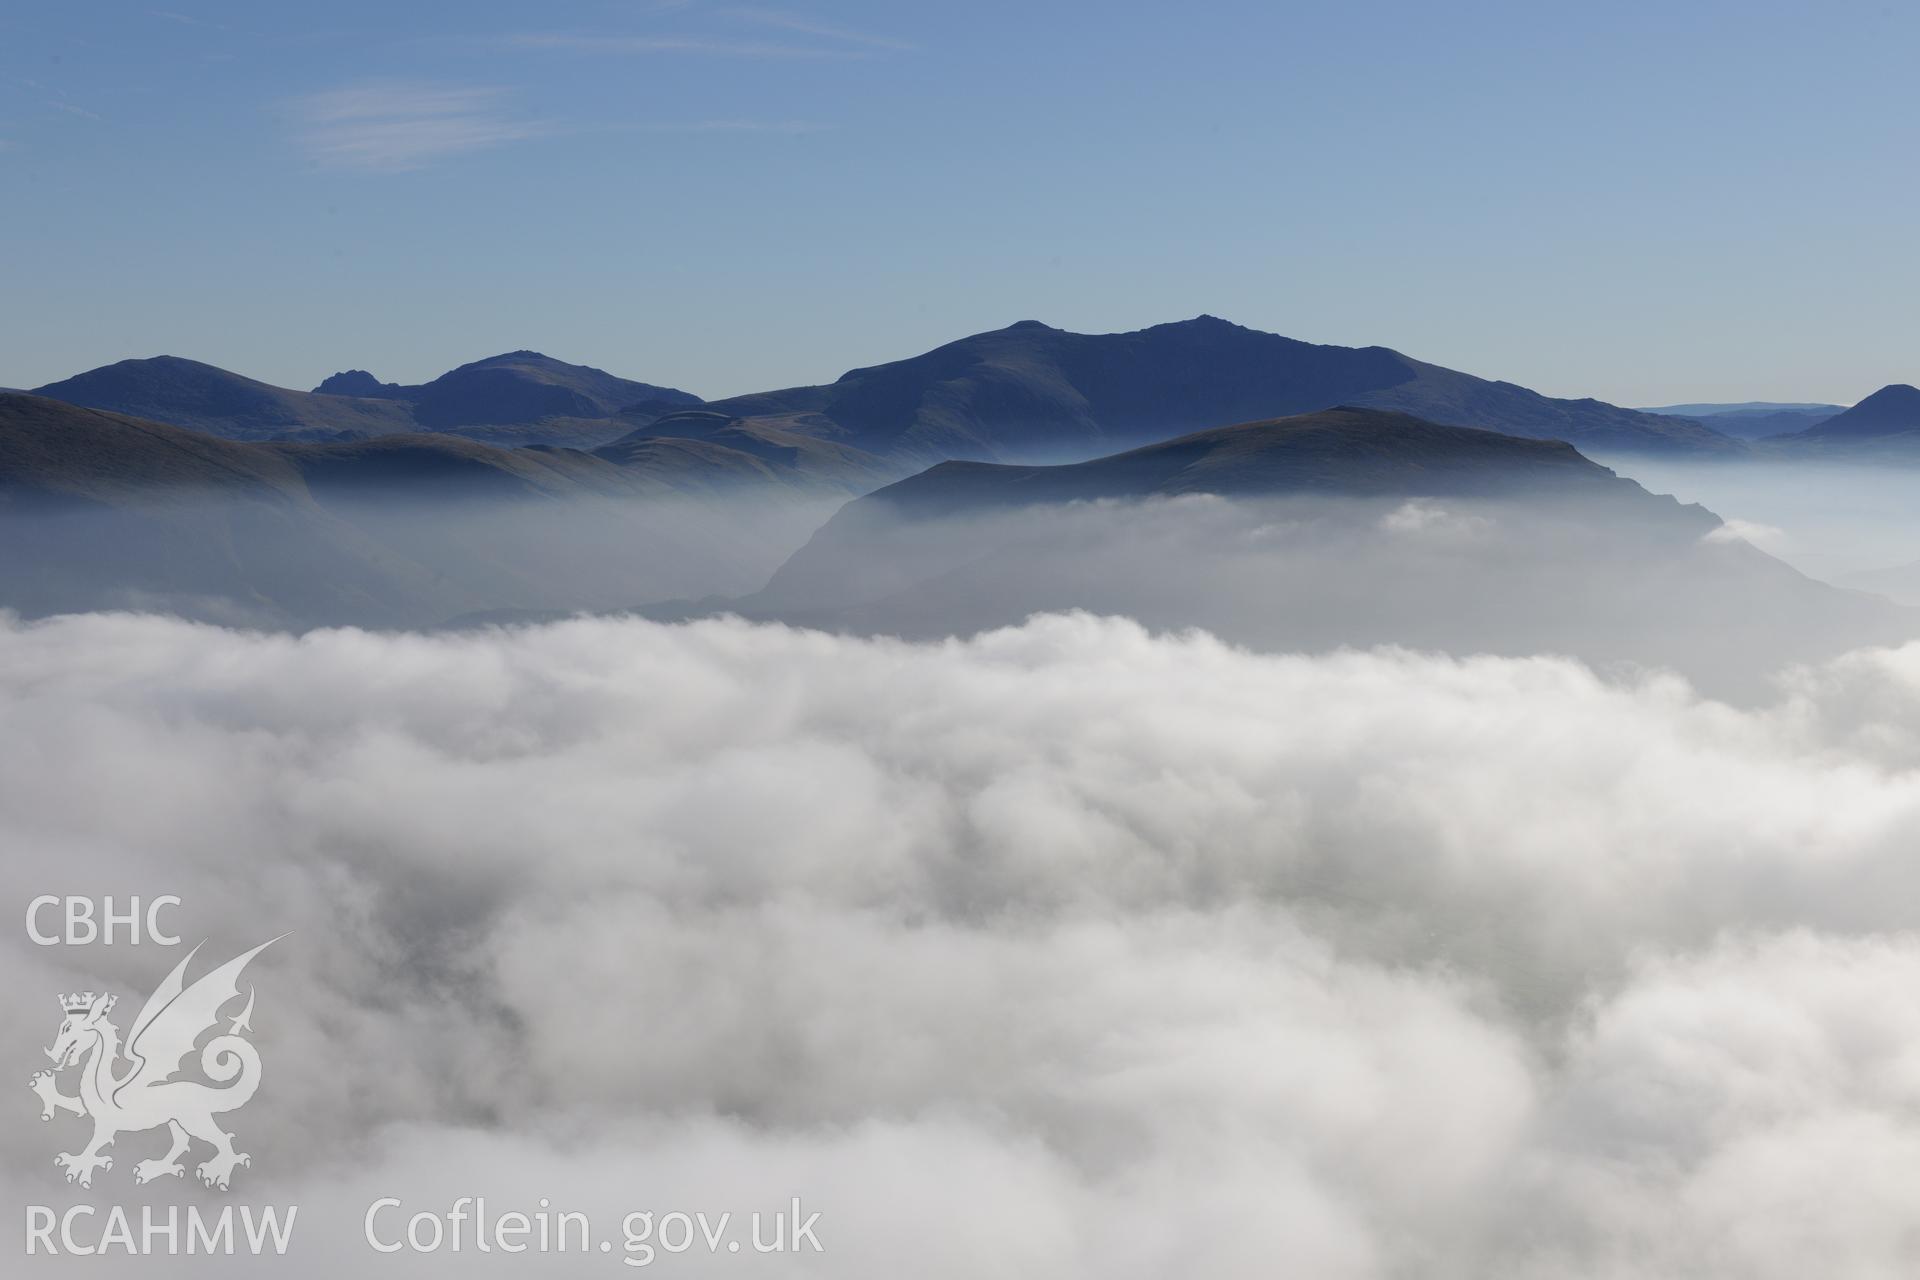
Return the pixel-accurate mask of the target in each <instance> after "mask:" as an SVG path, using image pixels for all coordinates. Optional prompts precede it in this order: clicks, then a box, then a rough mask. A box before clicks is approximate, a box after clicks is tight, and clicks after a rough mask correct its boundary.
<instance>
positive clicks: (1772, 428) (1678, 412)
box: [1643, 400, 1846, 440]
mask: <svg viewBox="0 0 1920 1280" xmlns="http://www.w3.org/2000/svg"><path fill="white" fill-rule="evenodd" d="M1845 410H1846V406H1845V405H1843V404H1804V403H1793V404H1789V403H1779V402H1775V401H1768V400H1748V401H1745V402H1743V403H1740V404H1669V405H1662V406H1660V407H1659V408H1655V409H1646V410H1643V412H1646V413H1657V414H1660V415H1662V416H1663V417H1674V418H1692V419H1693V420H1694V421H1696V422H1700V423H1704V424H1705V425H1707V426H1709V427H1712V428H1713V429H1714V430H1715V431H1718V432H1720V433H1721V434H1722V435H1729V436H1733V437H1734V438H1735V439H1738V440H1761V439H1764V438H1766V437H1768V436H1778V435H1787V434H1789V433H1791V432H1795V431H1805V430H1806V429H1807V428H1808V427H1812V426H1816V425H1818V424H1819V423H1822V422H1825V421H1826V420H1827V419H1828V418H1831V417H1833V416H1834V415H1835V414H1837V413H1841V412H1844V411H1845Z"/></svg>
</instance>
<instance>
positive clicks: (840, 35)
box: [723, 8, 920, 52]
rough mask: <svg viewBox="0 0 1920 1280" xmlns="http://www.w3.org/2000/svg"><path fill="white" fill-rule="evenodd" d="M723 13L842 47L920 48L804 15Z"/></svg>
mask: <svg viewBox="0 0 1920 1280" xmlns="http://www.w3.org/2000/svg"><path fill="white" fill-rule="evenodd" d="M723 12H724V13H725V14H726V15H727V16H729V17H733V18H738V19H740V20H741V21H744V22H752V23H757V24H758V25H760V26H763V27H773V28H776V29H778V30H781V31H791V32H794V33H795V34H797V35H808V36H818V37H819V38H821V39H823V40H837V41H840V42H842V43H845V44H852V45H864V46H866V47H867V48H870V49H891V50H895V51H898V52H906V51H909V50H913V49H917V48H919V47H920V46H918V45H916V44H914V43H913V42H912V41H911V40H901V39H897V38H895V37H893V36H885V35H878V34H876V33H874V32H871V31H854V30H851V29H849V28H847V27H835V26H829V25H827V24H826V23H822V22H815V21H813V20H812V19H811V18H808V17H805V16H804V15H801V14H797V13H788V12H786V11H784V10H781V9H759V8H731V9H727V10H724V11H723Z"/></svg>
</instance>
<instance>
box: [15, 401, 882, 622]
mask: <svg viewBox="0 0 1920 1280" xmlns="http://www.w3.org/2000/svg"><path fill="white" fill-rule="evenodd" d="M846 492H847V491H846V490H841V491H839V492H838V493H837V494H836V493H834V492H832V491H826V490H822V488H821V487H820V486H819V484H818V483H817V482H816V481H814V480H812V479H811V478H806V477H801V476H800V475H799V474H798V473H797V472H795V471H794V469H793V468H791V467H788V466H785V465H783V464H782V463H780V462H779V461H778V460H770V459H765V458H760V457H755V456H753V455H751V454H747V453H744V452H741V451H738V450H729V449H726V448H725V447H723V446H718V445H708V444H703V443H700V442H694V441H658V442H652V444H651V447H642V448H636V449H627V450H624V451H616V452H614V453H609V454H602V453H593V452H587V451H584V450H578V449H563V448H551V447H546V446H534V447H527V448H516V449H501V448H497V447H495V446H492V445H487V444H483V443H481V442H479V441H475V440H468V439H464V438H461V437H458V436H452V435H444V434H421V433H412V434H388V435H382V436H377V437H371V438H353V439H348V440H336V441H327V442H312V441H300V440H274V441H234V440H224V439H221V438H219V437H216V436H211V435H207V434H205V433H203V432H196V431H189V430H186V429H184V428H180V427H175V426H171V425H168V424H164V423H158V422H149V421H144V420H141V419H138V418H132V417H128V416H126V415H123V414H116V413H109V412H106V411H103V410H96V409H87V408H82V407H80V406H76V405H70V404H66V403H64V402H61V401H57V400H52V399H47V398H44V397H40V396H33V395H21V394H0V532H3V533H4V538H5V545H6V546H7V548H8V554H7V555H6V556H5V557H0V607H7V608H13V609H18V610H20V611H22V612H24V613H27V614H29V615H37V614H44V613H52V612H66V611H72V610H82V609H98V608H112V607H142V608H166V609H169V610H171V611H174V612H180V613H185V614H188V615H190V616H217V617H221V618H223V619H226V620H235V619H240V620H246V621H249V622H255V623H260V624H263V625H275V626H284V625H302V626H304V625H314V624H321V623H335V624H337V623H359V624H370V625H391V626H419V625H427V624H431V623H435V622H439V621H441V620H443V619H445V618H448V617H452V616H456V615H461V614H467V613H472V612H475V611H479V610H485V609H492V608H500V607H505V606H508V605H516V606H525V605H529V604H530V603H533V602H538V606H539V607H545V608H555V609H562V610H566V609H576V608H594V607H598V608H613V607H616V606H619V605H622V604H627V603H631V602H633V601H635V600H639V599H646V598H652V597H655V596H657V595H659V594H661V593H663V592H666V593H672V592H675V591H686V590H710V589H713V583H714V582H715V581H718V580H723V579H724V580H729V581H732V582H733V583H734V584H735V589H739V590H745V589H748V588H750V587H751V586H755V585H758V583H759V582H760V581H763V580H764V577H765V574H766V573H767V572H768V571H770V570H771V569H772V568H773V567H774V565H775V564H777V563H778V560H779V558H780V556H781V555H782V554H784V548H785V547H786V546H788V545H792V544H793V543H794V542H797V541H798V540H799V539H800V538H803V537H804V536H805V534H806V532H807V531H808V530H809V529H811V528H812V527H813V526H814V525H816V524H817V523H818V522H819V521H820V520H821V519H824V518H825V516H826V514H827V513H828V512H829V511H831V510H832V508H833V507H834V506H835V505H837V502H838V501H839V500H842V499H844V497H845V496H846ZM743 493H750V494H751V495H752V498H751V502H750V503H747V504H743V503H741V502H740V501H738V500H737V499H738V498H739V497H740V496H741V495H742V494H743ZM722 496H724V497H725V498H726V499H728V501H727V502H725V503H724V504H723V503H720V502H718V501H717V499H718V498H720V497H722Z"/></svg>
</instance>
